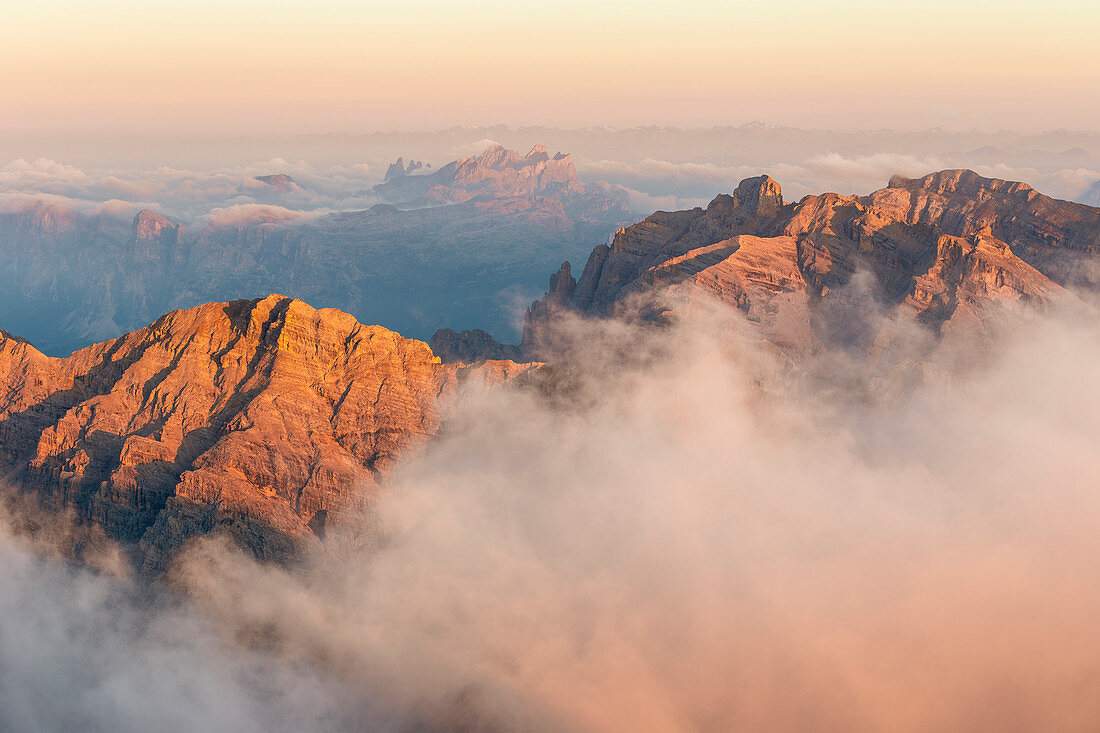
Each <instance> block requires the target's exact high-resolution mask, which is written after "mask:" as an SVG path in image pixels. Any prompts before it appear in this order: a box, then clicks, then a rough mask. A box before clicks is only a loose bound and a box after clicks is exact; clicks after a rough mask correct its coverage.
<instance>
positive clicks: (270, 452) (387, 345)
mask: <svg viewBox="0 0 1100 733" xmlns="http://www.w3.org/2000/svg"><path fill="white" fill-rule="evenodd" d="M523 368H526V367H523ZM523 368H521V367H518V366H516V365H513V364H511V363H510V362H508V363H500V364H486V365H482V366H481V367H479V368H478V370H476V371H477V372H478V373H479V374H482V375H485V376H487V377H489V378H492V379H503V378H510V377H511V376H512V375H514V374H515V373H517V372H518V371H521V370H522V369H523ZM469 372H470V370H459V369H456V368H454V367H452V366H448V365H442V364H440V363H439V360H438V359H436V358H435V357H434V356H433V354H432V352H431V349H429V348H428V346H427V344H424V343H423V342H420V341H414V340H411V339H405V338H402V337H401V336H399V335H398V334H396V333H394V332H392V331H389V330H387V329H385V328H382V327H380V326H364V325H362V324H360V323H359V322H358V321H356V320H355V319H354V318H353V317H351V316H350V315H348V314H346V313H342V312H340V311H336V310H315V309H313V308H311V307H310V306H308V305H306V304H305V303H303V302H301V301H299V300H292V299H290V298H285V297H282V296H275V295H272V296H269V297H267V298H264V299H263V300H255V301H234V302H231V303H212V304H207V305H204V306H201V307H198V308H193V309H191V310H186V311H176V312H173V313H169V314H168V315H166V316H164V317H162V318H160V319H158V320H157V321H155V322H154V323H153V324H152V325H150V326H148V327H146V328H143V329H141V330H139V331H135V332H133V333H130V334H127V335H125V336H123V337H121V338H118V339H115V340H112V341H108V342H105V343H102V344H97V345H95V346H91V347H88V348H86V349H83V350H81V351H78V352H76V353H74V354H73V355H72V356H70V357H68V358H66V359H58V358H50V357H47V356H44V355H43V354H41V353H40V352H38V351H37V350H36V349H34V348H33V347H32V346H31V345H30V344H28V343H26V342H25V341H23V340H20V339H16V338H14V337H12V336H10V335H9V334H6V333H0V474H2V475H5V476H7V477H9V478H12V479H14V480H15V481H16V482H17V483H18V484H19V485H20V486H21V487H22V488H23V489H24V490H25V491H30V492H32V493H33V495H34V496H35V497H37V498H38V499H39V500H41V502H42V503H43V504H44V505H45V507H46V508H47V509H49V510H51V511H62V510H64V509H73V510H75V511H76V513H77V515H78V517H79V518H81V519H82V520H84V521H87V522H91V523H93V524H96V525H99V526H101V527H102V528H103V529H105V530H106V531H107V533H108V534H109V535H110V536H112V537H114V538H116V539H118V540H120V541H122V542H124V543H125V544H126V545H128V546H130V547H132V548H134V549H135V550H137V549H138V548H140V555H141V556H142V559H143V562H144V567H145V571H146V572H147V573H151V574H155V573H157V572H159V571H161V570H163V569H164V567H165V565H166V563H167V561H168V560H169V559H170V558H171V556H172V553H173V552H174V551H175V550H176V549H177V548H178V547H180V545H181V544H182V543H183V542H184V541H185V540H186V539H187V538H189V537H191V536H194V535H197V534H204V533H207V532H210V531H214V530H223V531H225V532H226V533H228V534H229V536H231V537H233V538H234V539H235V540H236V541H237V542H238V543H240V544H241V545H243V546H244V547H247V548H248V549H250V550H251V551H252V552H253V553H254V554H255V555H256V556H257V557H259V558H262V559H266V560H276V561H282V562H287V561H290V560H292V559H294V558H295V557H298V556H299V555H300V553H301V552H302V551H303V550H304V549H305V548H306V547H308V546H309V545H310V544H314V543H316V542H317V541H318V537H320V536H323V535H324V532H325V529H326V527H329V528H331V526H333V525H339V524H340V523H341V522H342V521H343V518H345V517H347V516H348V515H349V514H351V515H355V514H362V509H363V506H364V504H365V502H366V501H367V500H368V499H369V497H370V496H371V494H372V492H373V491H374V488H375V487H376V485H377V484H376V479H377V477H379V476H381V475H383V474H385V473H386V472H387V471H388V470H389V469H390V468H391V467H392V465H393V463H394V461H395V460H396V458H397V457H398V455H400V454H401V453H402V452H404V451H406V450H408V449H410V448H412V447H415V446H416V445H418V444H420V443H422V442H423V441H425V440H426V439H427V438H428V437H430V436H431V435H433V434H434V433H435V431H436V430H437V429H438V427H439V402H440V400H441V399H445V398H446V396H447V395H449V394H450V392H451V391H452V389H453V388H454V386H455V385H456V383H457V381H458V379H459V376H460V373H461V374H467V373H469Z"/></svg>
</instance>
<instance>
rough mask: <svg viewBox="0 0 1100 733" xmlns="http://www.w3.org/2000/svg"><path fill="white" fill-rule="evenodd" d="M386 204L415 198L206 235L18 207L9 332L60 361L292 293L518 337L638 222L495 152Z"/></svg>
mask: <svg viewBox="0 0 1100 733" xmlns="http://www.w3.org/2000/svg"><path fill="white" fill-rule="evenodd" d="M257 180H258V181H259V182H260V183H263V184H265V186H266V187H267V188H268V189H270V190H271V192H272V195H276V194H279V193H285V194H288V195H295V194H296V193H297V192H300V191H301V187H300V186H299V184H298V183H297V182H296V181H295V180H294V179H292V178H291V177H290V176H287V175H269V176H260V177H258V178H257ZM380 192H381V193H382V194H384V195H386V196H390V197H392V198H394V199H395V200H398V199H409V200H405V201H400V202H399V203H401V204H402V207H401V208H399V207H395V206H390V205H378V206H375V207H373V208H371V209H369V210H364V211H354V212H342V213H332V214H310V213H305V212H294V211H288V210H286V209H280V208H277V207H264V206H251V207H238V208H237V209H235V210H232V211H230V212H229V214H226V215H223V216H221V217H210V218H209V219H208V220H207V221H206V222H205V223H201V224H200V228H198V229H197V230H195V231H192V230H189V229H188V228H186V227H185V226H183V225H182V224H181V223H180V222H179V221H177V220H174V219H170V218H168V217H165V216H163V215H161V214H158V213H156V212H154V211H151V210H142V211H140V212H139V213H138V214H137V215H136V216H135V217H134V218H133V220H132V221H126V220H124V219H121V218H119V217H118V216H117V215H116V214H113V213H111V212H110V211H99V212H92V213H84V212H81V211H78V210H76V209H73V208H67V207H65V206H63V205H58V204H55V203H52V202H51V201H49V200H41V201H37V202H30V203H24V204H23V205H21V206H19V207H15V208H11V207H9V208H8V209H7V210H6V211H5V212H3V213H0V312H3V313H4V314H5V319H4V320H5V323H4V325H5V327H6V328H8V329H10V330H11V331H12V332H15V333H18V334H20V335H21V336H23V337H25V338H28V339H30V340H31V341H33V342H34V343H35V344H37V345H39V346H40V347H41V348H42V349H43V350H45V351H46V352H47V353H50V354H58V355H64V354H67V353H68V352H70V351H72V350H73V349H76V348H80V347H82V346H86V345H88V344H90V343H93V342H95V341H99V340H103V339H107V338H112V337H114V336H117V335H119V334H120V333H123V332H125V331H128V330H131V329H134V328H137V327H140V326H141V325H143V324H145V323H148V322H150V321H152V320H153V319H154V318H156V317H157V316H159V315H160V314H162V313H164V312H166V311H169V310H172V309H174V308H185V307H190V306H193V305H197V304H200V303H204V302H209V301H217V300H226V299H232V298H236V297H242V296H243V297H259V296H263V295H266V294H267V293H270V292H273V291H280V292H286V293H288V294H290V295H292V296H294V297H300V298H304V299H307V300H309V301H310V302H313V303H316V304H318V305H322V306H326V307H327V306H331V307H339V308H341V309H342V310H345V311H347V312H349V313H352V314H354V315H356V316H357V317H359V318H362V319H363V320H366V321H370V322H374V323H385V324H387V325H388V326H390V327H392V328H396V329H399V330H400V331H401V332H403V333H406V334H409V335H413V336H422V337H427V336H428V335H430V334H431V333H432V332H433V331H434V330H435V329H436V328H438V327H440V326H446V325H455V326H467V325H477V326H480V327H483V328H488V329H489V330H490V331H492V332H493V333H496V334H498V335H502V336H504V337H506V336H507V335H508V334H510V333H515V325H514V318H513V315H512V312H511V310H510V306H511V303H512V300H514V299H515V298H516V297H517V294H518V295H519V297H523V296H524V295H527V294H529V293H533V292H537V288H538V284H539V282H540V281H541V279H542V273H543V272H545V271H546V270H547V269H548V268H550V267H553V266H554V264H555V263H556V262H559V261H561V260H562V259H567V258H572V257H577V256H579V255H581V254H582V253H583V252H585V251H586V250H588V249H589V248H591V246H592V244H593V243H594V242H599V241H603V240H605V239H606V238H607V237H608V236H609V235H610V234H611V233H612V232H614V230H615V228H616V227H617V226H620V225H621V224H622V223H625V222H628V221H629V220H630V214H629V212H628V211H627V209H626V207H625V206H624V205H623V204H622V203H620V202H617V201H614V200H612V199H611V198H610V197H608V196H607V195H606V194H605V193H604V192H602V191H600V190H589V189H586V187H585V186H583V185H582V184H581V183H580V182H579V181H578V180H577V176H576V169H575V168H574V167H573V164H572V161H571V160H570V159H569V157H568V156H565V155H559V156H557V157H555V158H554V159H550V158H549V157H548V156H547V155H546V154H545V152H539V151H538V149H536V151H532V153H531V154H529V155H528V156H526V157H524V156H521V155H518V154H517V153H514V152H511V151H507V150H504V149H503V148H490V149H489V150H487V151H486V152H485V153H483V154H482V155H479V156H477V157H474V158H464V159H462V160H458V161H455V162H453V163H451V164H450V165H448V166H446V167H445V168H443V169H442V170H440V171H437V172H436V173H434V174H431V175H424V176H420V175H418V176H408V175H403V176H402V177H400V178H396V179H393V180H391V181H389V182H388V183H386V184H384V185H383V186H381V187H380ZM411 199H416V200H415V201H413V200H411ZM427 204H432V206H430V207H428V206H426V205H427ZM409 207H420V208H415V209H413V210H409Z"/></svg>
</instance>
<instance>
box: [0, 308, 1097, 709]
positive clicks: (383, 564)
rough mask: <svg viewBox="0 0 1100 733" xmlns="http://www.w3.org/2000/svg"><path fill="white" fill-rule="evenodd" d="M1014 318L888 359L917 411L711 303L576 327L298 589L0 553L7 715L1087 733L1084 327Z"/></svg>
mask: <svg viewBox="0 0 1100 733" xmlns="http://www.w3.org/2000/svg"><path fill="white" fill-rule="evenodd" d="M1006 318H1007V319H1009V320H1006V322H1005V323H1004V324H1003V325H1004V326H1005V328H1006V333H1009V334H1014V335H1013V336H1012V337H1011V338H1006V339H1004V340H1002V341H1001V342H999V343H998V344H997V345H996V346H995V347H994V348H993V349H992V350H984V351H976V350H975V351H973V352H972V353H970V354H968V357H969V358H968V359H966V360H960V359H958V356H959V355H958V354H957V353H956V354H952V355H951V358H950V359H946V358H945V359H940V360H939V361H938V364H936V365H917V364H912V363H909V364H906V363H905V362H902V363H901V364H900V367H902V368H903V369H904V370H906V371H907V373H908V374H909V375H910V376H912V375H913V374H918V375H923V376H922V380H918V382H917V386H915V387H912V388H910V389H907V390H895V389H884V388H883V386H882V380H883V379H884V377H885V378H886V379H887V381H889V379H890V375H889V373H887V374H885V375H884V374H883V373H879V372H871V371H862V367H860V366H858V364H857V363H856V362H853V361H850V360H847V357H846V356H845V355H843V354H830V355H825V356H822V357H821V359H822V361H820V362H818V363H817V364H812V365H811V368H809V369H803V368H796V367H794V366H792V365H791V364H790V363H788V362H787V361H786V360H785V359H783V358H782V357H781V356H780V355H777V354H776V353H774V352H773V351H772V350H769V349H768V348H766V347H765V346H764V345H762V344H760V343H759V342H757V341H755V339H754V337H753V334H752V332H751V330H748V329H747V327H746V326H745V325H744V324H743V323H741V322H739V321H738V319H737V317H736V316H734V315H732V314H728V313H724V312H719V313H718V314H717V315H715V314H714V313H708V312H703V311H696V312H694V313H693V314H692V315H690V316H687V317H684V318H683V319H682V320H681V321H679V323H678V325H676V326H674V327H673V328H670V329H667V330H664V331H660V332H654V331H645V332H644V333H643V332H640V331H638V330H637V329H636V328H635V327H632V326H627V325H623V324H618V323H613V322H612V323H604V324H585V323H581V324H577V325H576V331H575V333H574V337H575V339H576V347H575V349H574V350H573V354H574V364H573V366H572V367H569V368H565V369H561V368H559V370H558V371H556V372H554V373H553V374H551V377H552V378H551V379H549V380H547V381H546V382H545V383H544V384H543V385H542V387H541V389H526V388H520V387H517V388H512V389H501V388H497V389H492V390H490V389H485V388H479V387H477V386H474V385H471V387H470V388H469V389H468V391H467V392H466V393H465V394H464V396H463V398H462V400H461V402H460V405H459V407H458V408H456V410H455V412H454V414H453V415H452V416H451V418H450V420H449V421H448V424H447V427H446V430H445V431H444V434H443V435H442V436H441V438H440V439H439V440H437V441H436V442H435V443H434V444H433V445H432V446H431V447H430V449H429V450H428V451H427V452H426V453H424V454H422V455H420V456H418V457H416V458H414V459H412V460H410V461H409V462H407V463H406V464H405V466H404V467H403V468H402V469H401V470H399V472H398V474H397V475H396V476H395V477H393V480H392V481H391V482H390V484H389V486H388V489H387V491H386V493H385V494H384V496H382V497H381V498H380V499H379V501H378V502H377V505H376V506H375V512H376V514H375V515H374V516H375V521H376V522H377V526H378V527H379V528H380V534H379V535H378V537H377V541H376V542H374V543H372V545H371V547H370V548H369V549H354V548H350V547H348V546H345V545H342V544H340V543H333V544H332V545H330V548H329V550H328V551H327V552H326V553H324V554H323V555H320V556H318V557H315V558H312V559H311V560H310V569H309V570H308V571H302V572H298V571H296V572H291V571H286V570H282V569H279V568H273V567H262V566H258V565H256V564H255V563H254V562H253V561H252V560H250V559H247V558H245V557H244V556H242V555H241V554H239V553H238V552H236V551H234V550H232V549H230V548H227V547H226V546H224V545H223V544H221V543H220V542H219V541H218V540H217V539H213V540H210V541H207V542H205V543H200V544H198V545H197V546H195V547H194V548H192V551H191V552H190V554H189V555H188V556H186V557H185V558H183V560H182V561H181V562H180V563H179V564H178V565H177V567H176V568H175V571H174V581H175V582H176V583H177V584H179V585H180V586H181V587H185V588H187V590H188V598H189V600H188V601H186V602H182V605H168V606H165V605H163V604H160V605H158V604H156V603H153V604H152V605H150V602H149V601H147V600H138V599H137V596H136V595H135V594H134V592H133V591H132V589H129V588H128V586H126V584H125V583H124V582H123V581H119V580H111V579H106V578H104V577H103V576H91V575H88V574H86V573H84V572H82V571H73V570H67V569H62V568H60V567H58V566H56V565H50V564H48V563H47V562H46V561H42V560H38V559H36V558H34V557H32V556H30V555H28V554H27V553H26V551H24V550H21V549H19V548H18V547H17V546H16V545H15V544H14V543H13V541H12V540H11V539H10V538H5V539H4V545H3V548H2V549H3V554H2V557H3V568H4V570H3V573H2V574H0V583H3V592H2V593H0V598H3V599H4V600H3V603H4V604H5V608H4V610H5V611H6V612H5V613H3V614H0V644H3V645H4V648H3V649H2V650H0V651H2V652H3V653H2V654H0V658H2V659H4V660H5V662H6V664H5V666H4V674H5V681H4V684H3V685H0V690H3V691H4V694H7V695H9V698H10V699H11V700H13V701H15V702H14V703H13V705H14V706H11V705H9V704H4V705H2V706H0V710H2V711H3V712H0V715H3V716H5V722H6V723H8V724H9V725H11V724H15V725H16V727H29V728H30V729H39V730H59V729H61V728H62V727H63V724H65V723H71V722H72V721H74V720H75V721H78V722H81V723H86V724H88V727H91V728H93V729H95V728H97V727H98V728H100V729H108V728H111V729H123V730H126V729H137V728H140V727H143V726H147V725H149V724H150V721H157V720H159V721H160V722H163V723H165V724H166V725H167V727H169V728H173V729H192V728H194V729H200V728H202V729H207V730H210V729H213V730H228V729H245V730H248V729H261V728H262V729H265V730H284V729H288V730H289V729H291V728H294V727H295V726H303V725H304V726H306V727H318V726H320V727H323V728H326V729H341V728H346V729H355V728H356V727H363V726H368V727H370V728H372V729H376V730H452V729H455V728H458V727H463V726H465V727H467V728H469V729H478V730H517V729H518V730H548V731H558V730H591V731H610V730H622V729H631V730H642V731H645V730H653V731H658V730H659V731H669V730H673V731H675V730H683V731H688V730H745V731H751V730H775V731H783V730H791V731H795V730H806V729H807V728H813V729H815V730H837V731H842V730H843V731H847V730H872V731H955V730H977V731H987V730H988V731H1001V730H1050V731H1077V730H1081V731H1084V730H1089V729H1091V727H1092V726H1093V725H1094V723H1095V720H1096V719H1097V717H1098V716H1100V681H1098V679H1097V677H1096V675H1095V668H1096V660H1097V659H1100V642H1098V641H1096V639H1095V634H1094V633H1092V627H1093V625H1094V619H1095V617H1096V613H1097V612H1098V611H1100V579H1097V577H1096V573H1095V566H1096V562H1097V560H1098V559H1100V538H1098V537H1097V535H1096V532H1095V527H1096V526H1097V521H1098V520H1100V495H1097V494H1096V491H1095V488H1096V486H1097V480H1098V479H1100V454H1098V453H1097V451H1096V449H1095V446H1096V445H1097V440H1098V439H1100V375H1098V374H1097V373H1096V370H1095V369H1094V368H1092V365H1094V364H1095V363H1097V359H1098V358H1100V330H1098V329H1097V326H1096V321H1095V319H1094V318H1085V319H1081V318H1079V317H1077V316H1072V317H1071V316H1058V317H1053V316H1050V317H1034V316H1021V315H1019V314H1017V315H1014V316H1006ZM962 361H965V363H967V364H968V367H967V369H966V370H963V371H960V370H956V369H954V368H953V367H952V366H951V365H953V364H959V363H962ZM902 381H903V382H908V380H902ZM23 639H29V640H30V641H21V640H23ZM32 650H33V654H32ZM8 660H16V661H15V663H10V664H7V662H8ZM55 700H60V701H62V702H60V703H57V702H50V701H55ZM184 703H186V705H184ZM52 706H57V708H56V710H55V709H54V707H52ZM39 708H41V710H40V709H39ZM162 709H163V712H159V713H158V712H157V711H158V710H162ZM156 715H163V716H164V717H163V718H160V719H158V718H155V717H154V716H156ZM35 716H38V717H35ZM19 724H25V725H19ZM112 726H113V727H112Z"/></svg>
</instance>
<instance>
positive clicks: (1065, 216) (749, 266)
mask: <svg viewBox="0 0 1100 733" xmlns="http://www.w3.org/2000/svg"><path fill="white" fill-rule="evenodd" d="M1098 254H1100V209H1095V208H1092V207H1089V206H1084V205H1081V204H1074V203H1070V202H1066V201H1059V200H1056V199H1052V198H1049V197H1047V196H1043V195H1042V194H1040V193H1038V192H1036V191H1035V190H1034V189H1032V188H1031V187H1030V186H1028V185H1027V184H1023V183H1014V182H1009V181H1002V180H997V179H989V178H982V177H981V176H978V175H977V174H975V173H973V172H971V171H941V172H939V173H934V174H931V175H929V176H925V177H924V178H919V179H904V178H900V177H895V178H893V179H892V180H891V181H890V185H889V186H888V187H887V188H884V189H881V190H879V191H875V192H874V193H872V194H870V195H868V196H841V195H838V194H834V193H826V194H822V195H819V196H807V197H805V198H804V199H802V200H801V201H799V202H797V203H785V202H784V201H783V197H782V193H781V191H780V187H779V184H778V183H776V182H775V181H773V180H772V179H771V178H769V177H767V176H761V177H758V178H750V179H747V180H744V181H742V182H741V184H740V185H739V186H738V187H737V189H736V190H735V191H734V192H733V194H731V195H725V194H723V195H719V196H718V197H716V198H715V199H714V200H713V201H711V203H710V204H709V205H708V206H707V207H706V208H705V209H704V208H696V209H692V210H690V211H676V212H664V211H659V212H656V213H655V214H653V215H651V216H649V217H647V218H646V219H645V220H644V221H642V222H639V223H637V224H635V225H633V226H630V227H627V228H625V229H621V230H620V231H619V232H618V233H617V234H616V235H615V237H614V239H613V241H612V244H611V245H610V246H606V245H600V246H597V247H596V248H595V249H594V250H593V251H592V253H591V255H590V256H589V258H588V261H587V263H586V264H585V267H584V271H583V272H582V273H581V276H580V278H579V279H577V280H574V279H573V277H572V275H571V272H570V268H569V266H568V263H566V264H565V265H563V267H562V269H561V270H560V271H559V272H558V273H557V274H556V275H554V276H552V277H551V279H550V289H549V291H548V292H547V294H546V295H545V296H544V297H543V298H542V299H540V300H539V301H536V302H535V303H534V304H532V306H531V307H530V309H529V310H528V312H527V317H526V324H525V328H524V336H523V341H522V343H521V353H522V354H523V356H524V357H526V358H549V357H552V355H553V343H552V342H553V338H554V336H553V331H554V320H555V314H558V313H561V312H563V311H572V312H576V313H582V314H585V315H592V316H607V315H611V314H613V313H621V312H623V310H624V309H625V308H628V307H630V304H631V303H633V302H634V301H635V300H636V299H635V298H634V296H637V295H639V294H643V293H645V294H653V293H658V294H662V293H676V294H677V295H679V296H681V297H682V298H683V297H686V298H687V299H689V300H690V299H691V298H693V297H698V296H704V295H705V296H707V297H711V298H717V299H718V300H721V301H724V302H726V303H728V304H730V305H733V306H735V307H736V308H738V309H739V310H740V311H741V312H742V313H744V315H745V316H746V317H747V318H748V319H749V320H750V321H753V322H756V323H757V324H759V326H760V328H761V330H762V332H763V335H764V336H765V337H766V338H767V339H768V340H769V341H771V342H772V343H774V344H776V345H777V346H779V347H781V348H784V349H788V350H809V349H814V348H817V347H819V346H822V345H829V346H831V345H836V344H838V343H842V344H844V345H845V346H856V347H859V348H866V349H868V350H871V351H874V350H876V349H879V350H880V349H882V348H883V347H884V341H888V340H889V338H890V335H889V334H890V333H892V332H893V331H892V328H891V327H889V324H891V323H894V322H896V321H897V319H899V318H904V319H909V320H913V321H915V322H916V323H917V324H919V325H920V326H921V327H923V328H925V329H926V331H927V332H928V333H929V334H930V335H932V336H933V340H934V339H936V338H938V337H939V336H940V335H942V334H943V333H944V332H945V330H956V331H957V330H958V329H957V328H953V326H959V325H960V324H961V322H962V321H973V320H974V318H975V317H976V315H975V314H980V312H981V311H982V309H983V308H984V307H985V306H988V305H990V304H994V303H1005V302H1008V301H1011V302H1024V303H1028V304H1031V305H1035V306H1040V307H1041V306H1043V305H1045V304H1049V303H1051V302H1053V301H1054V300H1056V299H1060V298H1063V297H1071V296H1068V295H1067V294H1066V291H1065V290H1064V288H1066V287H1070V288H1074V289H1078V290H1091V291H1095V290H1096V289H1097V288H1098V287H1100V282H1098V280H1097V278H1098V276H1100V275H1098V274H1100V268H1098V267H1097V262H1098V260H1097V256H1098ZM859 273H865V274H866V276H867V277H865V278H860V279H858V280H856V279H854V278H856V276H857V274H859ZM867 278H869V282H868V279H867ZM861 287H862V288H864V290H863V291H860V292H856V291H857V290H859V289H860V288H861ZM857 310H862V311H864V312H866V311H869V310H870V311H874V312H875V313H876V314H879V316H881V318H880V319H879V322H878V323H872V324H870V327H869V328H863V326H866V325H867V324H862V325H861V326H860V327H857V324H856V321H857V320H859V317H858V316H857ZM956 315H958V316H959V320H958V321H956V322H954V323H953V319H955V318H956ZM884 326H887V327H884ZM498 352H499V349H498V347H497V346H494V345H488V346H487V353H498ZM466 356H467V357H468V356H470V355H469V354H467V355H466Z"/></svg>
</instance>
